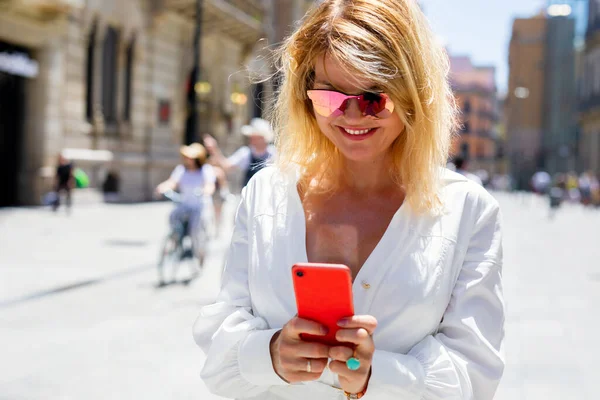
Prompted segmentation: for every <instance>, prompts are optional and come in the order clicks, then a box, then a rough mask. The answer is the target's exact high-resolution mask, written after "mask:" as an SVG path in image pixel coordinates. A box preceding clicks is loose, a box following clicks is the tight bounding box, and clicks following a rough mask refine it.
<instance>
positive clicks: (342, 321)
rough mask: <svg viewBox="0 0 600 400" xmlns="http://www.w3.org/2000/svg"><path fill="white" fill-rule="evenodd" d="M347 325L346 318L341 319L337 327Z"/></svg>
mask: <svg viewBox="0 0 600 400" xmlns="http://www.w3.org/2000/svg"><path fill="white" fill-rule="evenodd" d="M346 325H348V320H347V319H346V318H342V319H340V320H339V321H338V326H346Z"/></svg>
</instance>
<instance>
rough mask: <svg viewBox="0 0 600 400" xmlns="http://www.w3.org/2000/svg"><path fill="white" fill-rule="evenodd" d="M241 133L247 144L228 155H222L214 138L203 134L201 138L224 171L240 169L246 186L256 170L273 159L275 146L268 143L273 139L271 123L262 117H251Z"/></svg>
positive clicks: (243, 183)
mask: <svg viewBox="0 0 600 400" xmlns="http://www.w3.org/2000/svg"><path fill="white" fill-rule="evenodd" d="M241 133H242V135H244V136H246V137H247V138H248V145H247V146H243V147H240V148H239V149H238V150H237V151H236V152H235V153H233V154H232V155H231V156H229V157H225V156H223V153H222V152H221V149H220V148H219V145H218V143H217V141H216V140H215V138H213V137H212V136H210V135H205V136H204V138H203V139H204V145H205V146H206V149H207V150H208V152H209V154H210V156H211V158H212V160H213V162H215V163H216V164H217V165H218V166H220V167H221V168H223V169H224V170H225V172H230V171H232V170H234V169H237V170H240V171H242V173H243V174H244V176H243V182H242V185H243V186H246V185H247V184H248V182H249V181H250V179H252V177H253V176H254V175H255V174H256V173H257V172H258V171H260V170H261V169H262V168H264V167H265V166H266V165H268V163H269V162H270V161H272V160H273V159H274V156H275V147H274V146H273V145H271V144H270V143H271V142H272V141H273V129H272V127H271V124H270V123H269V122H268V121H266V120H264V119H262V118H254V119H252V120H251V121H250V124H249V125H245V126H243V127H242V129H241Z"/></svg>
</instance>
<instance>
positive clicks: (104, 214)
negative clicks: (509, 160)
mask: <svg viewBox="0 0 600 400" xmlns="http://www.w3.org/2000/svg"><path fill="white" fill-rule="evenodd" d="M495 195H496V197H497V198H498V200H499V201H500V203H501V206H502V210H503V223H504V248H505V264H504V288H505V296H506V305H507V323H506V328H507V340H506V356H507V368H506V371H505V376H504V379H503V381H502V384H501V387H500V389H499V391H498V395H497V396H496V399H499V400H542V399H543V400H554V399H556V400H558V399H561V400H564V399H590V400H592V399H597V398H599V396H598V394H596V393H595V391H593V388H592V384H594V383H595V379H597V378H598V376H600V365H599V364H598V362H597V361H596V360H598V359H600V345H599V344H598V340H597V339H596V338H597V337H598V336H599V334H600V323H598V320H597V316H598V315H599V314H598V311H597V310H598V307H599V306H600V290H599V289H600V246H599V244H600V240H599V239H600V236H599V234H598V233H599V231H600V210H589V209H584V208H583V207H580V206H577V205H566V206H565V207H562V208H561V209H559V210H558V212H557V213H556V215H554V216H553V217H550V216H549V214H548V207H547V204H546V202H545V200H544V199H541V198H538V197H535V196H532V195H524V196H519V195H515V194H506V193H498V194H495ZM234 208H235V205H234V204H230V205H229V206H228V207H226V209H225V212H224V223H223V228H224V229H223V230H222V232H221V235H220V237H219V239H218V240H216V241H215V242H214V243H213V244H212V245H211V252H210V254H211V255H210V257H209V258H208V260H207V262H206V268H205V269H204V271H203V273H202V275H201V277H200V278H199V279H197V280H196V281H194V282H192V283H191V284H190V285H188V286H185V285H179V284H177V285H170V286H167V287H165V288H157V287H156V280H157V274H156V258H157V254H158V250H159V245H160V242H161V239H162V237H163V236H164V234H165V233H166V229H167V216H168V213H169V211H170V209H171V205H170V204H169V203H150V204H135V205H105V204H88V205H82V206H80V207H75V208H74V210H73V212H72V214H71V215H67V214H66V212H65V211H64V210H60V211H59V212H58V213H56V214H53V213H52V212H50V211H49V210H47V209H41V208H22V209H3V210H0V400H21V399H27V400H29V399H36V400H37V399H77V400H79V399H86V400H87V399H89V400H96V399H98V400H100V399H102V400H104V399H138V398H139V399H141V398H143V399H147V400H153V399H157V400H158V399H192V398H193V399H203V400H216V399H219V397H217V396H214V395H211V394H210V393H208V391H207V390H206V387H205V386H204V384H203V383H202V381H201V380H200V379H199V371H200V369H201V367H202V363H203V354H202V352H201V351H200V350H199V348H198V347H197V346H196V345H195V344H194V342H193V339H192V334H191V326H192V324H193V322H194V319H195V318H196V316H197V314H198V310H199V309H200V307H201V306H202V305H203V304H208V303H210V302H211V300H212V299H214V297H215V296H216V294H217V292H218V287H219V277H220V272H221V268H222V265H223V257H224V254H225V251H226V248H227V246H228V243H229V237H230V234H231V232H230V227H231V221H232V218H233V212H234ZM186 273H187V271H186V270H185V268H182V269H181V270H180V276H181V278H185V276H186Z"/></svg>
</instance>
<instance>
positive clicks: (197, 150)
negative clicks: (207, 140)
mask: <svg viewBox="0 0 600 400" xmlns="http://www.w3.org/2000/svg"><path fill="white" fill-rule="evenodd" d="M179 152H180V153H181V155H183V156H184V157H187V158H192V159H198V160H200V161H205V160H206V148H205V147H204V146H202V145H201V144H200V143H192V144H190V145H189V146H181V147H180V148H179Z"/></svg>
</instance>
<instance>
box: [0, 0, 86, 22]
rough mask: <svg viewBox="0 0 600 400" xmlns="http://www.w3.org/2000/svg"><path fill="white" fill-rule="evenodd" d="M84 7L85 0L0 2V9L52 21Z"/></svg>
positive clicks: (15, 0) (13, 0)
mask: <svg viewBox="0 0 600 400" xmlns="http://www.w3.org/2000/svg"><path fill="white" fill-rule="evenodd" d="M83 6H84V0H0V7H1V8H3V9H4V10H10V11H13V12H16V13H17V14H20V15H25V16H27V17H31V18H35V19H39V20H51V19H54V18H56V17H59V16H61V15H64V14H67V13H68V12H69V11H70V10H71V9H73V8H81V7H83Z"/></svg>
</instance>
